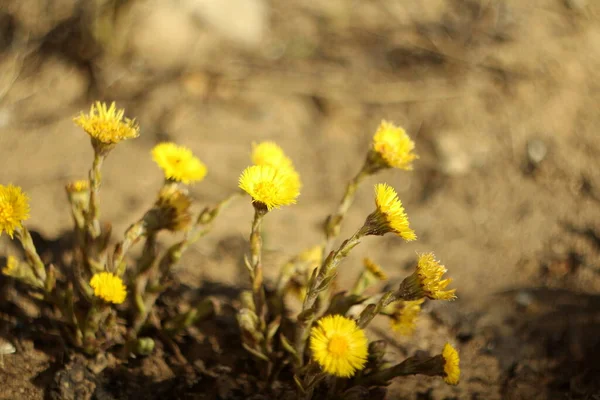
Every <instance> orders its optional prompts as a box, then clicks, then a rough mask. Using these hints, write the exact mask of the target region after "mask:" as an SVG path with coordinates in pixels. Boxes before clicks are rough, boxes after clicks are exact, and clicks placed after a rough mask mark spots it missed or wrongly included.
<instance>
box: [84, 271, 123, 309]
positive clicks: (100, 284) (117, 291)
mask: <svg viewBox="0 0 600 400" xmlns="http://www.w3.org/2000/svg"><path fill="white" fill-rule="evenodd" d="M90 286H91V287H92V289H94V296H96V297H99V298H101V299H102V300H104V301H106V302H108V303H114V304H121V303H123V302H124V301H125V297H126V296H127V289H126V288H125V285H124V284H123V281H122V280H121V278H119V277H118V276H116V275H113V274H111V273H110V272H100V273H98V274H94V276H92V279H91V280H90Z"/></svg>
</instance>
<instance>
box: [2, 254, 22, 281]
mask: <svg viewBox="0 0 600 400" xmlns="http://www.w3.org/2000/svg"><path fill="white" fill-rule="evenodd" d="M18 267H19V260H18V259H17V258H16V257H15V256H8V258H7V259H6V265H5V266H4V268H2V273H3V274H4V275H7V276H12V275H14V273H15V272H16V271H17V268H18Z"/></svg>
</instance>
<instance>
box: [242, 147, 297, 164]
mask: <svg viewBox="0 0 600 400" xmlns="http://www.w3.org/2000/svg"><path fill="white" fill-rule="evenodd" d="M252 162H253V163H254V165H270V166H271V167H275V168H290V167H292V168H293V164H292V160H290V159H289V158H288V157H287V156H286V155H285V153H284V152H283V150H282V149H281V147H279V145H277V144H276V143H274V142H261V143H259V144H255V143H253V144H252Z"/></svg>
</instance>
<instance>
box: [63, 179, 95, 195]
mask: <svg viewBox="0 0 600 400" xmlns="http://www.w3.org/2000/svg"><path fill="white" fill-rule="evenodd" d="M89 190H90V181H88V180H87V179H82V180H78V181H73V182H69V183H68V184H67V192H69V193H81V192H87V191H89Z"/></svg>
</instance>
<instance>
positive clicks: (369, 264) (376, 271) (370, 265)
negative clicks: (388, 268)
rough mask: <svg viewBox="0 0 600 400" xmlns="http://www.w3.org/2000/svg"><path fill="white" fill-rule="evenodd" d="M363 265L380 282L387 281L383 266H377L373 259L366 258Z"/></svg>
mask: <svg viewBox="0 0 600 400" xmlns="http://www.w3.org/2000/svg"><path fill="white" fill-rule="evenodd" d="M363 265H364V266H365V269H366V270H367V271H369V272H370V273H371V274H373V276H375V278H377V279H379V280H380V281H385V280H386V279H387V275H386V273H385V271H384V270H383V269H382V268H381V266H379V265H377V264H375V263H374V262H373V261H372V260H371V259H369V258H365V259H364V260H363Z"/></svg>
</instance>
